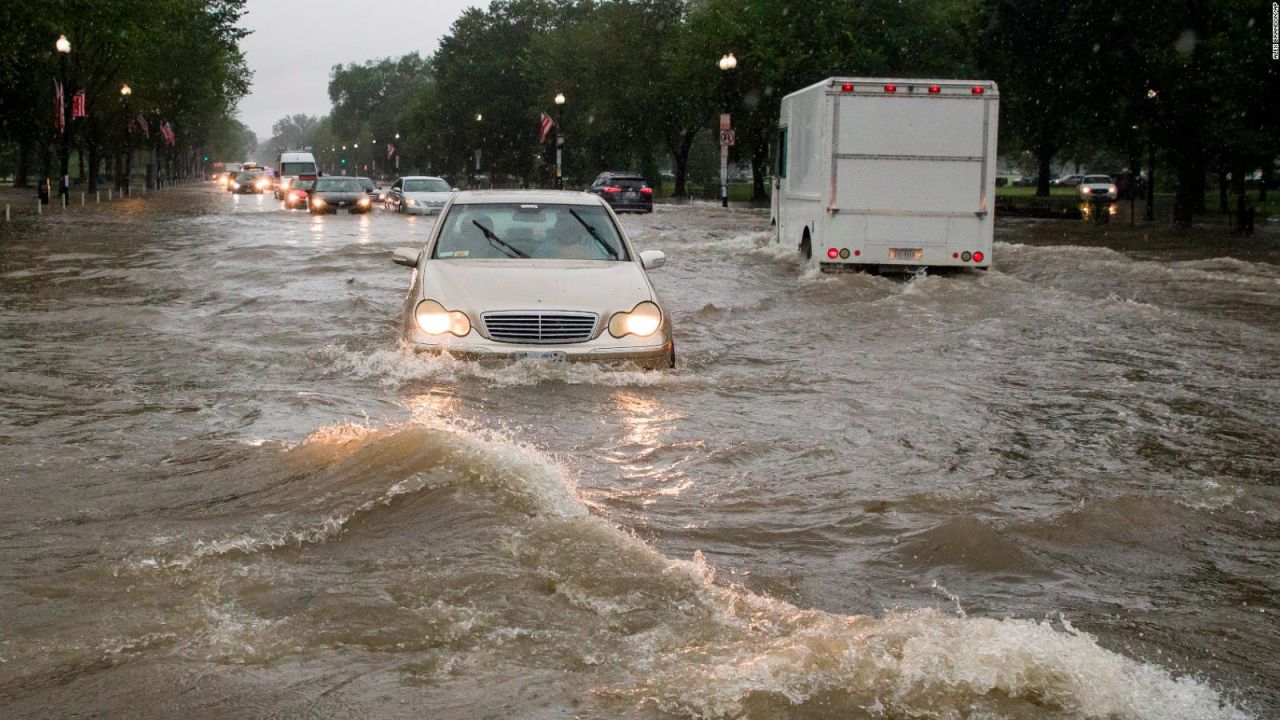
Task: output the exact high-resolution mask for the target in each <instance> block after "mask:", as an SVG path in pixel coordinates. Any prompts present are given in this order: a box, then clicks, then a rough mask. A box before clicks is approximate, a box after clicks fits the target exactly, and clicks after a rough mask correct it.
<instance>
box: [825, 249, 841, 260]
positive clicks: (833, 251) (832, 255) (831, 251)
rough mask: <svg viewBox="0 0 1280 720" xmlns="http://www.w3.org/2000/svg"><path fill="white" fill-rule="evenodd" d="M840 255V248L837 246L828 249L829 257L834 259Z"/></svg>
mask: <svg viewBox="0 0 1280 720" xmlns="http://www.w3.org/2000/svg"><path fill="white" fill-rule="evenodd" d="M839 256H840V251H839V250H837V249H835V248H830V249H828V250H827V257H829V258H831V259H832V260H835V259H836V258H837V257H839Z"/></svg>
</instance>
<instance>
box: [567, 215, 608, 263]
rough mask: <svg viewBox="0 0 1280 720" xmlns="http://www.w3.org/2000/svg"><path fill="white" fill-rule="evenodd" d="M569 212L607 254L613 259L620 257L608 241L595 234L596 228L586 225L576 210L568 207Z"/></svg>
mask: <svg viewBox="0 0 1280 720" xmlns="http://www.w3.org/2000/svg"><path fill="white" fill-rule="evenodd" d="M569 214H570V215H572V216H574V217H575V218H577V220H578V222H580V223H582V227H584V228H586V229H587V232H589V233H591V237H593V238H595V240H596V242H598V243H600V247H602V248H604V250H605V252H607V253H609V255H610V256H611V257H613V259H614V260H618V259H620V258H619V257H618V251H617V250H614V249H613V247H612V246H610V245H609V243H607V242H605V241H604V240H603V239H601V237H600V236H599V235H597V234H596V229H595V228H593V227H591V226H590V225H588V224H587V221H586V220H583V219H582V216H581V215H579V214H578V211H577V210H574V209H573V208H569Z"/></svg>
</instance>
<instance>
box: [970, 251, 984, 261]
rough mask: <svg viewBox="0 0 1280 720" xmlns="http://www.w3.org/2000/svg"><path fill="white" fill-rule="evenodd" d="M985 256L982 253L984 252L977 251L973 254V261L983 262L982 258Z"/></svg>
mask: <svg viewBox="0 0 1280 720" xmlns="http://www.w3.org/2000/svg"><path fill="white" fill-rule="evenodd" d="M984 257H986V255H983V254H982V253H980V252H976V253H974V254H973V261H974V262H982V258H984Z"/></svg>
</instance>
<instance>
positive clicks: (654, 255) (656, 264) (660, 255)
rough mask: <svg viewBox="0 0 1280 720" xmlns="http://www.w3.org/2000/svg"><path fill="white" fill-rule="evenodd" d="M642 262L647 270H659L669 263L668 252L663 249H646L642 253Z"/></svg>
mask: <svg viewBox="0 0 1280 720" xmlns="http://www.w3.org/2000/svg"><path fill="white" fill-rule="evenodd" d="M640 264H641V265H642V266H643V267H644V269H645V270H657V269H658V268H660V267H662V266H663V265H666V264H667V254H666V253H664V252H662V251H661V250H645V251H644V252H642V253H640Z"/></svg>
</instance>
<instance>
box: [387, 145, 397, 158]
mask: <svg viewBox="0 0 1280 720" xmlns="http://www.w3.org/2000/svg"><path fill="white" fill-rule="evenodd" d="M395 154H396V146H395V145H392V144H390V143H388V144H387V158H388V159H389V158H390V157H391V156H392V155H395Z"/></svg>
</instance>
